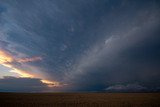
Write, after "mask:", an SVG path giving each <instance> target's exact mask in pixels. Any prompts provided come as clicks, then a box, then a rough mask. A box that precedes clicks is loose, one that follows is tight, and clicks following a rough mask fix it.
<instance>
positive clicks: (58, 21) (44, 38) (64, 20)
mask: <svg viewBox="0 0 160 107" xmlns="http://www.w3.org/2000/svg"><path fill="white" fill-rule="evenodd" d="M159 13H160V2H159V1H157V0H147V1H146V0H140V1H139V0H134V1H127V0H121V1H119V0H114V1H112V0H101V1H99V0H88V1H86V0H78V1H75V0H70V1H66V0H58V1H50V0H45V1H44V0H37V1H28V0H15V1H14V2H13V1H11V0H1V1H0V29H1V30H0V49H3V50H5V51H7V52H9V53H10V54H11V56H13V57H15V59H22V58H32V57H34V56H40V57H41V58H42V60H40V61H32V62H27V63H19V62H15V61H14V62H12V63H11V64H10V65H13V66H14V67H15V68H17V69H21V70H27V71H28V73H31V74H34V75H41V76H42V75H43V76H42V77H44V78H45V79H49V80H56V81H59V82H61V83H62V84H67V85H66V86H64V87H63V89H62V88H61V89H59V90H62V91H68V90H73V91H101V90H104V89H105V88H106V87H109V86H111V87H112V86H114V85H115V86H116V85H117V84H123V83H125V84H130V83H139V84H142V86H144V87H150V88H153V89H154V88H156V87H158V86H159V85H160V80H159V77H160V72H159V70H160V68H159V64H160V56H159V53H160V51H159V48H160V42H159V41H160V38H159V34H160V32H159V28H160V14H159ZM36 81H38V80H36ZM126 87H128V86H124V88H126ZM17 89H18V86H17ZM31 89H32V88H31ZM15 90H16V86H15Z"/></svg>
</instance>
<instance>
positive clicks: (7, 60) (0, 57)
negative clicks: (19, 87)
mask: <svg viewBox="0 0 160 107" xmlns="http://www.w3.org/2000/svg"><path fill="white" fill-rule="evenodd" d="M38 60H42V58H41V57H32V58H22V59H16V58H14V57H13V56H12V55H11V54H9V53H8V52H6V51H4V50H0V64H1V65H3V66H5V67H7V68H9V69H11V70H10V72H13V73H16V74H18V75H19V77H22V78H39V77H38V76H36V75H34V74H30V73H27V71H24V70H21V69H18V68H17V67H15V66H14V65H13V64H12V63H13V62H18V63H24V62H33V61H38ZM40 79H41V78H40ZM41 82H42V83H44V84H47V86H48V87H56V86H60V85H59V82H55V81H50V80H46V79H41Z"/></svg>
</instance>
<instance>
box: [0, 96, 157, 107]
mask: <svg viewBox="0 0 160 107" xmlns="http://www.w3.org/2000/svg"><path fill="white" fill-rule="evenodd" d="M0 107H160V93H0Z"/></svg>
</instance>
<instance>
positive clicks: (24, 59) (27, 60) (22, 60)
mask: <svg viewBox="0 0 160 107" xmlns="http://www.w3.org/2000/svg"><path fill="white" fill-rule="evenodd" d="M39 60H42V58H41V57H32V58H22V59H19V60H17V62H19V63H23V62H33V61H39Z"/></svg>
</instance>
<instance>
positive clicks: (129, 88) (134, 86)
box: [105, 84, 147, 92]
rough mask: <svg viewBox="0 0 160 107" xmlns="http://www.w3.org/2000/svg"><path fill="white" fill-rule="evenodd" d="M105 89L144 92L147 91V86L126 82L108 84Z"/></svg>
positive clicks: (108, 90)
mask: <svg viewBox="0 0 160 107" xmlns="http://www.w3.org/2000/svg"><path fill="white" fill-rule="evenodd" d="M105 90H106V91H107V92H144V91H147V88H146V87H143V86H141V85H139V84H127V85H114V86H109V87H107V88H106V89H105Z"/></svg>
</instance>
